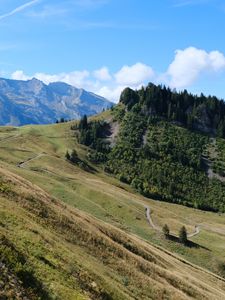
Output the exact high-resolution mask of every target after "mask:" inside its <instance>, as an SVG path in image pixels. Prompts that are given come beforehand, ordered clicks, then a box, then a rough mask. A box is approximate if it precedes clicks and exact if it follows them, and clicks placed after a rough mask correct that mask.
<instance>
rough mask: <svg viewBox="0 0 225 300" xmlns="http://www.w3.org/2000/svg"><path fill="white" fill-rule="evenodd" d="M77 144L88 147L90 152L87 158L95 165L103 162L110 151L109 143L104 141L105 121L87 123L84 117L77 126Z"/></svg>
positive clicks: (106, 129) (106, 126)
mask: <svg viewBox="0 0 225 300" xmlns="http://www.w3.org/2000/svg"><path fill="white" fill-rule="evenodd" d="M78 129H79V137H78V140H79V143H80V144H82V145H85V146H89V147H90V148H91V151H90V152H89V154H88V158H89V159H90V160H91V161H92V162H95V163H100V162H104V161H106V159H107V154H108V153H109V151H110V147H109V143H108V142H107V140H106V136H107V134H108V124H107V123H106V122H105V121H90V122H89V121H88V119H87V116H86V115H84V116H83V117H82V118H81V120H80V122H79V124H78Z"/></svg>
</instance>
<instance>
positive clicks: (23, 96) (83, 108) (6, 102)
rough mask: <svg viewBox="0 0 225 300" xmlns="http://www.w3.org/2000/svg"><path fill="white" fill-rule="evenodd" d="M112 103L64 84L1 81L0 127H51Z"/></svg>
mask: <svg viewBox="0 0 225 300" xmlns="http://www.w3.org/2000/svg"><path fill="white" fill-rule="evenodd" d="M111 105H112V103H111V102H109V101H108V100H106V99H105V98H103V97H100V96H98V95H96V94H94V93H91V92H87V91H85V90H84V89H78V88H76V87H74V86H71V85H68V84H66V83H63V82H54V83H50V84H48V85H46V84H44V83H43V82H42V81H40V80H38V79H36V78H33V79H31V80H27V81H22V80H11V79H4V78H1V79H0V125H13V126H20V125H26V124H49V123H54V122H55V121H56V120H58V119H60V118H64V119H78V118H80V117H81V116H82V115H84V114H86V115H93V114H96V113H99V112H101V111H102V110H103V109H107V108H108V107H110V106H111Z"/></svg>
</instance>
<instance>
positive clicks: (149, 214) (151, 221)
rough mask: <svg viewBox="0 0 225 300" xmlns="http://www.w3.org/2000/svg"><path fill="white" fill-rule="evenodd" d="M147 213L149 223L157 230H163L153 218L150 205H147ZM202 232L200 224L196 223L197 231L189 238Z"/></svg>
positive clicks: (189, 236) (190, 234) (189, 235)
mask: <svg viewBox="0 0 225 300" xmlns="http://www.w3.org/2000/svg"><path fill="white" fill-rule="evenodd" d="M145 214H146V218H147V220H148V223H149V225H150V226H151V227H152V228H153V229H155V230H157V231H162V228H160V227H159V226H156V225H155V224H154V222H153V220H152V218H151V209H150V207H149V206H145ZM199 233H200V226H199V225H195V231H194V232H193V233H189V234H188V235H187V237H188V238H191V237H193V236H195V235H198V234H199Z"/></svg>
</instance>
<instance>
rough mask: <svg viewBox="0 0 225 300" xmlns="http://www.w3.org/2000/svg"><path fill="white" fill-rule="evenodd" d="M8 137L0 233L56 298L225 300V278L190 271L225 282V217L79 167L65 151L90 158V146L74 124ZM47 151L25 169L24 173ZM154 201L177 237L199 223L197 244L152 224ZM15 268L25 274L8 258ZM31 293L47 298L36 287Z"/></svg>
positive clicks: (4, 139)
mask: <svg viewBox="0 0 225 300" xmlns="http://www.w3.org/2000/svg"><path fill="white" fill-rule="evenodd" d="M106 113H107V112H106ZM0 140H1V147H0V158H1V168H2V169H1V173H2V177H1V178H3V179H4V180H3V182H2V187H3V188H0V193H1V194H2V197H1V199H0V205H1V206H0V214H1V219H0V220H1V223H0V233H1V235H2V236H3V237H5V238H7V240H9V242H10V243H12V244H13V245H14V247H15V249H16V251H18V253H22V254H23V255H24V253H25V254H26V257H25V258H26V259H27V261H28V262H29V264H30V265H31V266H32V267H33V268H32V269H33V270H35V274H34V276H35V278H37V282H39V281H40V282H44V284H45V286H46V293H48V294H49V295H50V297H52V298H53V299H54V297H55V299H88V297H90V296H91V297H93V298H94V299H186V298H188V297H189V296H191V297H193V298H196V299H212V297H214V298H213V299H223V298H224V299H225V291H224V289H223V286H224V282H222V281H220V280H217V279H216V277H215V276H213V275H210V274H209V273H207V272H205V271H202V270H201V269H199V268H198V267H195V266H192V265H191V264H192V263H193V264H196V265H199V266H200V267H203V268H205V269H208V270H210V271H212V272H215V273H217V274H218V275H220V276H224V277H225V274H224V261H225V251H224V250H225V233H224V232H225V220H224V216H223V215H219V214H215V213H210V212H203V211H199V210H195V209H191V208H187V207H183V206H179V205H175V204H169V203H164V202H157V201H153V200H150V199H146V198H144V197H142V196H140V195H138V194H136V193H134V192H133V191H132V190H131V188H130V187H128V186H127V185H125V184H121V183H120V182H118V181H117V180H116V179H114V178H113V177H109V176H106V175H105V174H104V173H103V172H102V171H101V169H98V170H97V172H96V173H94V174H92V173H89V172H85V171H83V170H81V169H80V168H78V167H77V166H74V165H71V164H70V163H68V162H66V161H65V158H64V156H65V153H66V150H67V149H69V150H72V149H74V148H76V150H77V152H78V155H79V157H80V158H81V159H83V160H84V159H85V154H86V148H85V147H81V146H79V145H78V144H77V143H76V140H75V138H74V137H73V136H72V133H71V131H70V124H69V123H66V124H57V125H49V126H25V127H21V128H1V130H0ZM40 153H42V154H43V156H41V157H39V158H38V159H37V160H35V159H34V160H32V161H31V162H29V163H28V164H27V165H26V168H18V167H17V164H18V163H20V162H21V161H26V160H27V159H29V158H31V157H35V156H36V155H38V154H40ZM15 174H17V175H15ZM17 176H19V177H17ZM27 180H28V181H27ZM33 184H35V186H34V185H33ZM38 187H40V188H41V190H39V188H38ZM17 190H19V192H18V191H17ZM44 191H45V192H46V193H47V194H46V193H45V192H44ZM13 193H14V194H13ZM49 195H51V196H49ZM52 197H53V198H52ZM55 199H59V201H58V200H55ZM60 201H62V202H60ZM63 202H64V203H65V204H62V203H63ZM67 205H69V206H67ZM145 205H149V206H150V207H151V210H152V218H153V221H154V223H156V224H157V225H158V226H160V227H162V226H163V225H164V224H165V223H167V224H168V225H169V227H170V229H171V231H172V233H173V234H177V232H178V231H179V229H180V227H181V226H182V225H185V226H186V227H187V229H188V231H189V232H191V231H194V225H196V224H200V226H201V233H200V234H199V235H198V236H195V237H193V238H192V239H191V240H192V241H193V245H196V246H193V247H185V246H182V245H181V244H180V243H177V242H173V241H170V240H166V239H164V237H163V235H162V234H160V233H158V232H156V231H154V230H153V229H152V228H150V226H149V225H148V223H147V221H146V219H145V210H144V206H145ZM18 236H19V237H20V238H18ZM167 251H171V252H172V253H174V254H173V255H172V254H171V252H168V253H167ZM183 259H185V260H188V261H189V262H190V264H187V263H183V262H182V261H181V260H183ZM7 268H9V272H12V271H13V272H14V274H16V276H17V273H16V271H15V270H14V269H13V268H12V267H11V265H10V263H9V262H7ZM43 274H45V276H43ZM187 278H188V283H187ZM38 280H39V281H38ZM21 284H22V283H21ZM214 286H215V287H217V288H218V292H216V291H215V290H214V288H213V287H214ZM21 289H22V287H21ZM21 293H22V292H21ZM31 293H33V294H34V295H33V297H34V299H36V298H35V297H38V295H36V294H35V293H36V292H35V289H34V290H32V287H31ZM220 293H222V294H220ZM221 295H222V296H221ZM107 297H108V298H107ZM110 297H111V298H110ZM204 297H205V298H204ZM210 297H211V298H210ZM216 297H217V298H216ZM222 297H223V298H222ZM46 299H47V298H46Z"/></svg>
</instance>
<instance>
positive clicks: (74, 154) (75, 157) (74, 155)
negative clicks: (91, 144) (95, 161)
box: [70, 150, 79, 163]
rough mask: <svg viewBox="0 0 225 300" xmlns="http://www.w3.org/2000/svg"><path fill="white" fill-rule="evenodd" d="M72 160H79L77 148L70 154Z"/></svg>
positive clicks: (74, 161)
mask: <svg viewBox="0 0 225 300" xmlns="http://www.w3.org/2000/svg"><path fill="white" fill-rule="evenodd" d="M70 161H71V162H73V163H77V162H78V161H79V158H78V154H77V151H76V150H73V151H72V153H71V155H70Z"/></svg>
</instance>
